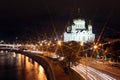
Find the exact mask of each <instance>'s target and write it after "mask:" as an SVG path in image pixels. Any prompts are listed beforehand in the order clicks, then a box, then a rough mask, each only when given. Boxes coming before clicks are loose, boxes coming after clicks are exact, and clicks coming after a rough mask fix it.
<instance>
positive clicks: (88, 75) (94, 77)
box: [72, 64, 117, 80]
mask: <svg viewBox="0 0 120 80" xmlns="http://www.w3.org/2000/svg"><path fill="white" fill-rule="evenodd" d="M72 69H73V70H75V71H76V72H77V73H79V74H80V75H81V76H82V77H84V79H85V80H117V79H115V78H113V77H111V76H109V75H108V74H105V73H103V72H101V71H99V70H97V69H94V68H92V67H89V66H85V65H82V64H79V65H77V66H73V67H72Z"/></svg>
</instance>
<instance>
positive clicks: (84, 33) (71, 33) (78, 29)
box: [64, 19, 95, 43]
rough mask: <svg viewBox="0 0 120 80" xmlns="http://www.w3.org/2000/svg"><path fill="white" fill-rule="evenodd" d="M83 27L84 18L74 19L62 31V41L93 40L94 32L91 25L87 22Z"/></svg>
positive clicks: (85, 41)
mask: <svg viewBox="0 0 120 80" xmlns="http://www.w3.org/2000/svg"><path fill="white" fill-rule="evenodd" d="M87 27H88V28H86V27H85V20H82V19H74V20H73V24H72V25H71V26H68V27H67V30H66V31H65V32H64V42H69V41H77V42H84V43H87V42H93V41H94V39H95V34H93V32H92V25H91V24H89V25H88V26H87Z"/></svg>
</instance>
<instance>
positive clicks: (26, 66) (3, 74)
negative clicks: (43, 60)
mask: <svg viewBox="0 0 120 80" xmlns="http://www.w3.org/2000/svg"><path fill="white" fill-rule="evenodd" d="M0 80H47V77H46V75H45V71H44V68H43V67H42V66H41V65H39V64H38V63H37V62H35V61H33V60H32V59H31V58H29V57H27V56H24V55H21V54H16V53H15V52H4V53H0Z"/></svg>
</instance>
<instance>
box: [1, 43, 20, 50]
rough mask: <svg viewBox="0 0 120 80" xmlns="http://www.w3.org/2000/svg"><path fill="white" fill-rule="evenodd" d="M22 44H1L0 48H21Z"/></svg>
mask: <svg viewBox="0 0 120 80" xmlns="http://www.w3.org/2000/svg"><path fill="white" fill-rule="evenodd" d="M19 47H21V44H0V49H19Z"/></svg>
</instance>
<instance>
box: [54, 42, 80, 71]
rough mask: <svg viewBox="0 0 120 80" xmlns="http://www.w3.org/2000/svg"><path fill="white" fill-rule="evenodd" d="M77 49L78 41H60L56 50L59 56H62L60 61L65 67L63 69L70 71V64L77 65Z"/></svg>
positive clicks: (78, 57) (78, 59) (78, 58)
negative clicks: (60, 43)
mask: <svg viewBox="0 0 120 80" xmlns="http://www.w3.org/2000/svg"><path fill="white" fill-rule="evenodd" d="M79 49H80V45H79V43H78V42H75V41H71V42H67V43H62V45H61V46H59V48H58V50H57V52H56V53H57V54H58V55H59V56H62V57H64V59H63V60H62V61H61V63H62V64H63V65H62V66H63V67H64V68H65V70H66V69H67V71H68V72H69V71H70V67H71V66H72V65H77V63H79V61H80V56H79Z"/></svg>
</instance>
